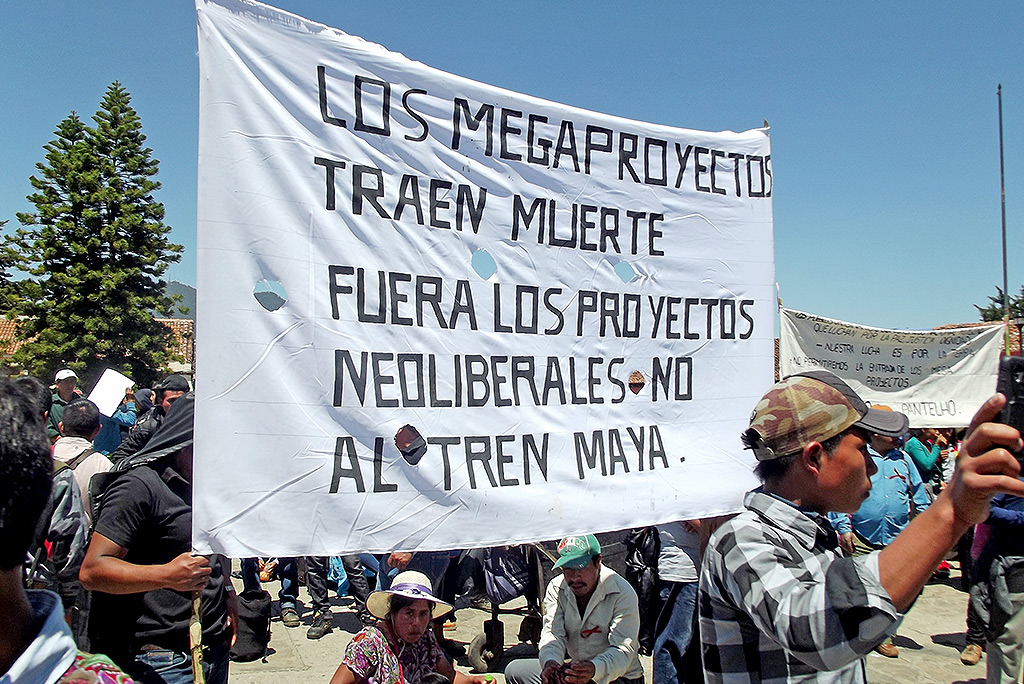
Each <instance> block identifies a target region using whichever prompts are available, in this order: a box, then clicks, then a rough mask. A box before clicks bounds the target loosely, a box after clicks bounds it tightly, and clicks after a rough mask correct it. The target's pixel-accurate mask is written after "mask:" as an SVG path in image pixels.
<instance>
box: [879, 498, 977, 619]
mask: <svg viewBox="0 0 1024 684" xmlns="http://www.w3.org/2000/svg"><path fill="white" fill-rule="evenodd" d="M968 527H970V523H969V522H968V521H964V520H960V519H958V518H957V517H956V516H955V515H954V510H953V503H952V500H951V497H950V496H949V495H948V493H947V492H946V491H943V492H942V493H941V494H939V496H938V497H936V499H935V502H934V503H932V505H931V506H929V507H928V508H927V509H925V510H924V511H922V512H921V513H920V514H919V515H917V516H915V517H914V519H913V520H911V521H910V524H908V525H907V527H906V529H904V530H903V532H901V533H900V535H899V536H897V537H896V539H894V540H893V541H892V543H891V544H889V545H888V546H887V547H885V548H884V549H882V551H881V553H880V554H879V558H878V572H879V575H880V576H881V581H882V586H883V587H884V588H885V590H886V592H888V594H889V598H891V599H892V602H893V604H895V606H896V609H897V610H899V611H901V612H902V611H904V610H906V609H907V608H908V607H910V604H911V603H913V601H914V599H915V598H917V595H918V594H919V593H920V592H921V589H922V588H923V587H924V585H925V583H926V582H927V581H928V580H929V579H930V578H931V576H932V574H933V573H934V572H935V568H936V567H937V566H938V564H939V562H940V561H941V560H942V559H943V557H945V555H946V553H947V552H948V551H949V550H950V549H951V548H953V546H954V545H955V544H956V542H957V540H958V539H960V537H961V536H962V535H963V534H964V532H966V531H967V528H968Z"/></svg>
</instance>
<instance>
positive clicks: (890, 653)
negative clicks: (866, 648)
mask: <svg viewBox="0 0 1024 684" xmlns="http://www.w3.org/2000/svg"><path fill="white" fill-rule="evenodd" d="M875 653H878V654H879V655H883V656H885V657H886V658H899V657H900V651H899V649H898V648H896V644H894V643H892V642H891V641H886V642H885V643H881V644H878V645H877V646H875Z"/></svg>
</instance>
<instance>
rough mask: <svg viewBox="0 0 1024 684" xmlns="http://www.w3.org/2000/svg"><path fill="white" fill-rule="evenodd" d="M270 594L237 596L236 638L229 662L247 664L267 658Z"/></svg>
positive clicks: (258, 590) (262, 590) (253, 593)
mask: <svg viewBox="0 0 1024 684" xmlns="http://www.w3.org/2000/svg"><path fill="white" fill-rule="evenodd" d="M270 604H271V598H270V593H269V592H267V591H266V590H265V589H257V590H255V591H244V592H242V593H241V594H239V595H238V638H237V639H236V640H235V645H234V646H232V647H231V653H230V654H228V655H229V657H230V658H231V660H234V661H237V662H240V663H248V662H252V661H253V660H260V659H261V658H266V656H267V645H268V644H269V643H270Z"/></svg>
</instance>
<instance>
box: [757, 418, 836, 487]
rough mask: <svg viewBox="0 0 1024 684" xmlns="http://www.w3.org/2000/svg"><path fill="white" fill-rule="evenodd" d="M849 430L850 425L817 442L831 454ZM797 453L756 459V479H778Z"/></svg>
mask: <svg viewBox="0 0 1024 684" xmlns="http://www.w3.org/2000/svg"><path fill="white" fill-rule="evenodd" d="M851 430H853V428H852V427H851V428H847V429H846V430H843V431H842V432H840V433H839V434H838V435H833V436H832V437H829V438H828V439H826V440H823V441H821V442H818V444H820V445H821V448H822V449H824V450H825V451H827V452H828V453H830V454H831V453H832V452H834V451H835V450H836V449H837V448H838V447H839V443H840V442H842V441H843V437H845V436H846V435H847V434H849V433H850V431H851ZM799 455H800V452H799V451H797V452H795V453H792V454H786V455H785V456H779V457H778V458H773V459H770V460H767V461H758V462H757V465H756V466H754V475H756V476H757V479H759V480H760V481H761V482H762V483H764V482H768V481H769V480H778V479H779V478H781V477H782V476H783V475H785V474H786V473H787V472H788V471H789V469H790V467H791V466H792V465H793V464H794V463H796V460H797V456H799Z"/></svg>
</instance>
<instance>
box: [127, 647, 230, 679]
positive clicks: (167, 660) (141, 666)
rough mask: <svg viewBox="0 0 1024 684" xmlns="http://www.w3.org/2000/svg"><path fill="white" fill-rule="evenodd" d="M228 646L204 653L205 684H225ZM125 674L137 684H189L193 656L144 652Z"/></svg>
mask: <svg viewBox="0 0 1024 684" xmlns="http://www.w3.org/2000/svg"><path fill="white" fill-rule="evenodd" d="M229 650H230V649H229V648H228V645H227V644H226V643H225V644H221V645H219V646H214V647H211V648H209V649H204V650H203V675H204V676H205V677H206V684H227V681H228V651H229ZM125 672H126V673H127V674H128V675H129V676H130V677H131V678H132V679H133V680H134V681H135V682H136V684H192V656H191V655H190V654H188V653H181V652H178V651H143V652H141V653H136V654H135V659H134V661H133V662H132V663H131V664H130V665H129V666H128V667H126V668H125Z"/></svg>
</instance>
